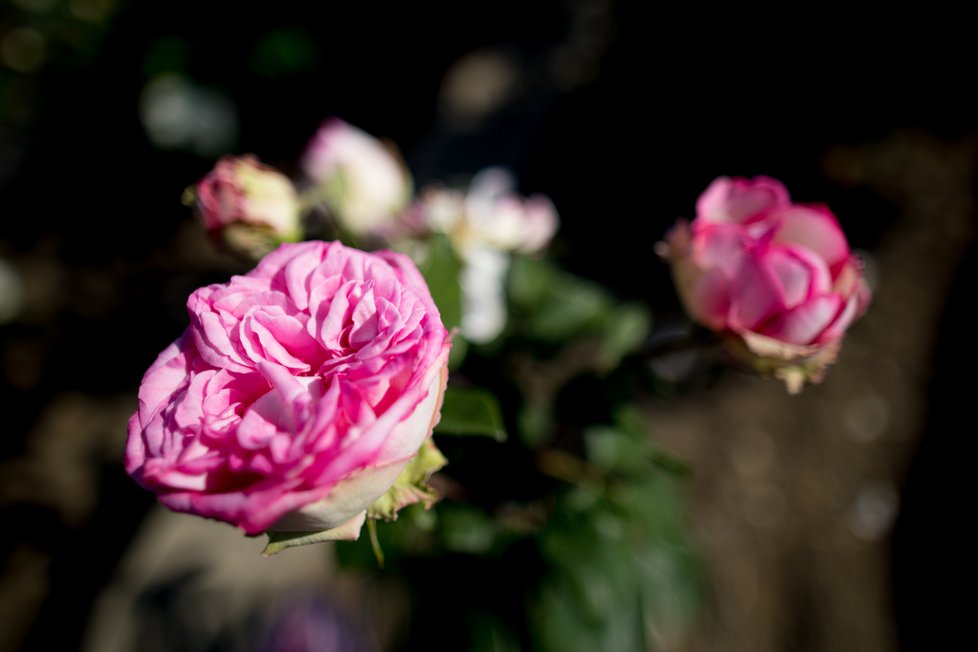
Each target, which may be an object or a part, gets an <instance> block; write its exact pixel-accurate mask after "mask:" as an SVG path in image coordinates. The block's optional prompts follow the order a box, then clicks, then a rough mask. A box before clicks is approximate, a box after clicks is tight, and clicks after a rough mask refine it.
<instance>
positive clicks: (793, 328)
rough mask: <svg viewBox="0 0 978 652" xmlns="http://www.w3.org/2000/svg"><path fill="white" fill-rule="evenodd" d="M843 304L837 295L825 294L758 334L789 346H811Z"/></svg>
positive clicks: (785, 315)
mask: <svg viewBox="0 0 978 652" xmlns="http://www.w3.org/2000/svg"><path fill="white" fill-rule="evenodd" d="M843 305H844V302H843V300H842V297H840V296H839V295H838V294H825V295H822V296H820V297H815V298H814V299H811V300H810V301H808V302H806V303H803V304H801V305H800V306H797V307H796V308H793V309H791V310H789V311H787V312H785V313H784V314H782V315H779V316H778V317H777V318H776V319H775V320H773V321H772V322H771V323H770V324H767V325H765V326H764V327H763V328H762V329H760V330H759V331H758V332H760V333H761V334H763V335H767V336H769V337H773V338H774V339H778V340H781V341H782V342H788V343H790V344H811V343H813V342H815V341H816V340H817V339H819V336H820V335H821V334H822V333H823V331H825V330H826V328H827V327H828V326H829V325H830V324H831V323H832V322H833V321H834V320H835V319H836V317H837V316H838V315H839V312H840V311H841V310H842V308H843Z"/></svg>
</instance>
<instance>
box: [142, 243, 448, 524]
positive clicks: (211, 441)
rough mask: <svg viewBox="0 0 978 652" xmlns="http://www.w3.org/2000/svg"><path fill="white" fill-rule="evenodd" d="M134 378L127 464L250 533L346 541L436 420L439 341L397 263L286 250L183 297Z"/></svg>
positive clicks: (403, 263)
mask: <svg viewBox="0 0 978 652" xmlns="http://www.w3.org/2000/svg"><path fill="white" fill-rule="evenodd" d="M187 307H188V311H189V313H190V326H189V327H188V328H187V330H186V332H185V333H184V334H183V336H182V337H180V339H178V340H177V341H176V342H174V343H173V344H171V345H170V346H169V347H168V348H167V349H166V350H164V351H163V352H162V353H161V354H160V356H159V357H158V358H157V360H156V362H155V363H153V365H152V366H151V367H150V368H149V370H148V371H147V372H146V374H145V376H144V377H143V381H142V385H141V386H140V389H139V409H138V411H137V412H136V413H135V414H134V415H133V416H132V417H131V418H130V420H129V438H128V442H127V446H126V469H127V471H128V472H129V473H130V474H131V475H132V476H133V477H134V478H135V479H136V480H137V481H138V482H139V483H140V484H141V485H143V486H144V487H146V488H147V489H149V490H151V491H154V492H155V493H156V494H157V495H158V497H159V499H160V501H161V502H162V503H163V504H164V505H166V506H167V507H169V508H171V509H173V510H176V511H181V512H190V513H193V514H198V515H201V516H206V517H210V518H214V519H218V520H222V521H227V522H229V523H232V524H234V525H236V526H238V527H240V528H242V529H243V530H244V531H245V532H246V533H248V534H257V533H259V532H262V531H265V530H279V531H319V530H328V529H333V528H337V527H340V526H345V527H344V530H345V531H351V532H352V537H353V538H355V536H356V534H358V533H359V529H360V525H361V524H362V523H363V520H364V516H365V512H364V510H366V509H367V508H368V507H370V505H371V504H372V503H373V502H374V501H376V500H377V499H378V498H379V497H380V496H381V495H383V494H384V493H385V492H386V491H387V489H388V488H389V487H390V486H391V484H392V483H393V482H394V480H395V479H396V477H397V476H398V474H399V473H400V471H401V470H402V468H403V467H404V466H405V464H406V463H407V462H408V461H409V460H410V459H411V458H412V457H413V456H414V455H415V453H416V452H417V451H418V449H419V447H420V446H421V445H422V444H423V443H424V442H425V441H426V440H427V438H428V437H429V435H430V434H431V431H432V428H433V427H434V425H435V423H437V421H438V417H439V410H440V404H441V398H442V395H443V392H444V388H445V382H446V378H447V361H448V352H449V348H450V339H449V334H448V332H447V331H446V329H445V327H444V326H443V324H442V322H441V318H440V316H439V313H438V309H437V308H436V307H435V304H434V302H433V301H432V299H431V295H430V294H429V292H428V288H427V286H426V284H425V282H424V279H423V278H422V277H421V274H420V273H419V272H418V270H417V268H416V267H415V266H414V264H413V263H412V262H411V261H410V259H408V258H407V257H406V256H404V255H402V254H398V253H394V252H390V251H382V252H377V253H365V252H362V251H359V250H356V249H351V248H347V247H345V246H343V245H341V244H340V243H338V242H331V243H327V242H320V241H311V242H303V243H298V244H285V245H282V246H281V247H279V248H278V249H277V250H275V251H274V252H272V253H271V254H269V255H268V256H266V257H265V258H264V259H263V260H262V261H261V262H260V263H259V264H258V266H257V267H256V268H255V269H253V270H252V271H250V272H249V273H247V274H245V275H243V276H235V277H233V278H232V279H231V281H230V282H228V283H225V284H218V285H208V286H205V287H202V288H200V289H198V290H196V291H195V292H194V293H193V294H192V295H191V296H190V298H189V300H188V301H187Z"/></svg>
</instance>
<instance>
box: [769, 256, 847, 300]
mask: <svg viewBox="0 0 978 652" xmlns="http://www.w3.org/2000/svg"><path fill="white" fill-rule="evenodd" d="M765 260H766V262H767V264H768V265H769V267H770V269H771V271H772V272H773V273H774V275H775V277H776V278H777V279H778V282H779V283H780V285H781V289H782V291H783V293H784V301H785V305H786V306H787V307H788V308H793V307H794V306H797V305H798V304H800V303H802V302H804V301H806V300H807V299H810V298H811V297H813V296H815V295H818V294H824V293H826V292H828V291H829V290H831V289H832V287H831V286H832V276H831V275H830V274H829V268H828V267H827V266H826V265H825V261H823V260H822V259H821V258H819V257H818V256H815V255H814V254H812V253H811V252H809V251H808V250H806V249H803V248H801V247H778V246H773V247H771V248H770V250H769V251H768V255H767V257H766V259H765Z"/></svg>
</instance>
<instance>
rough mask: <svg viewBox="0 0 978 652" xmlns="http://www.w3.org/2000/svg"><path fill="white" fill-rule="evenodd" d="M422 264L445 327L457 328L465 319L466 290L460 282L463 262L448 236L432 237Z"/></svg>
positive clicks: (423, 272)
mask: <svg viewBox="0 0 978 652" xmlns="http://www.w3.org/2000/svg"><path fill="white" fill-rule="evenodd" d="M418 267H419V268H420V270H421V273H422V275H424V278H425V281H426V282H427V283H428V289H429V290H430V291H431V297H432V298H433V299H434V300H435V305H436V306H438V311H439V312H440V313H441V320H442V323H444V324H445V328H448V329H449V330H451V329H452V328H455V327H456V326H458V324H459V321H460V320H461V318H462V290H461V288H460V287H459V284H458V277H459V272H460V271H461V263H460V262H459V259H458V257H457V256H456V255H455V251H454V250H453V249H452V245H451V243H450V242H449V241H448V238H447V237H446V236H444V235H440V234H439V235H435V236H434V237H432V239H431V246H430V248H429V250H428V252H427V256H426V257H425V259H424V260H423V261H422V262H421V264H420V265H419V266H418Z"/></svg>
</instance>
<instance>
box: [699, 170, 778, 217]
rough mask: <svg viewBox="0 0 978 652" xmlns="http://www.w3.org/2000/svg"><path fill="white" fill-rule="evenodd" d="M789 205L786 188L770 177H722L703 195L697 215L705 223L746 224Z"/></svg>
mask: <svg viewBox="0 0 978 652" xmlns="http://www.w3.org/2000/svg"><path fill="white" fill-rule="evenodd" d="M789 205H790V201H789V199H788V191H787V190H786V189H785V187H784V185H783V184H782V183H781V182H780V181H777V180H775V179H771V178H769V177H754V178H753V179H742V178H733V179H732V178H730V177H719V178H718V179H715V180H714V181H713V183H711V184H710V186H709V187H708V188H707V189H706V190H705V191H704V192H703V194H702V195H700V198H699V200H698V201H697V202H696V215H697V217H698V218H699V219H701V220H703V221H706V222H735V223H744V222H748V221H750V220H752V219H755V218H757V217H758V216H761V215H764V214H766V213H770V212H771V211H774V210H777V209H780V208H785V207H787V206H789Z"/></svg>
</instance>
